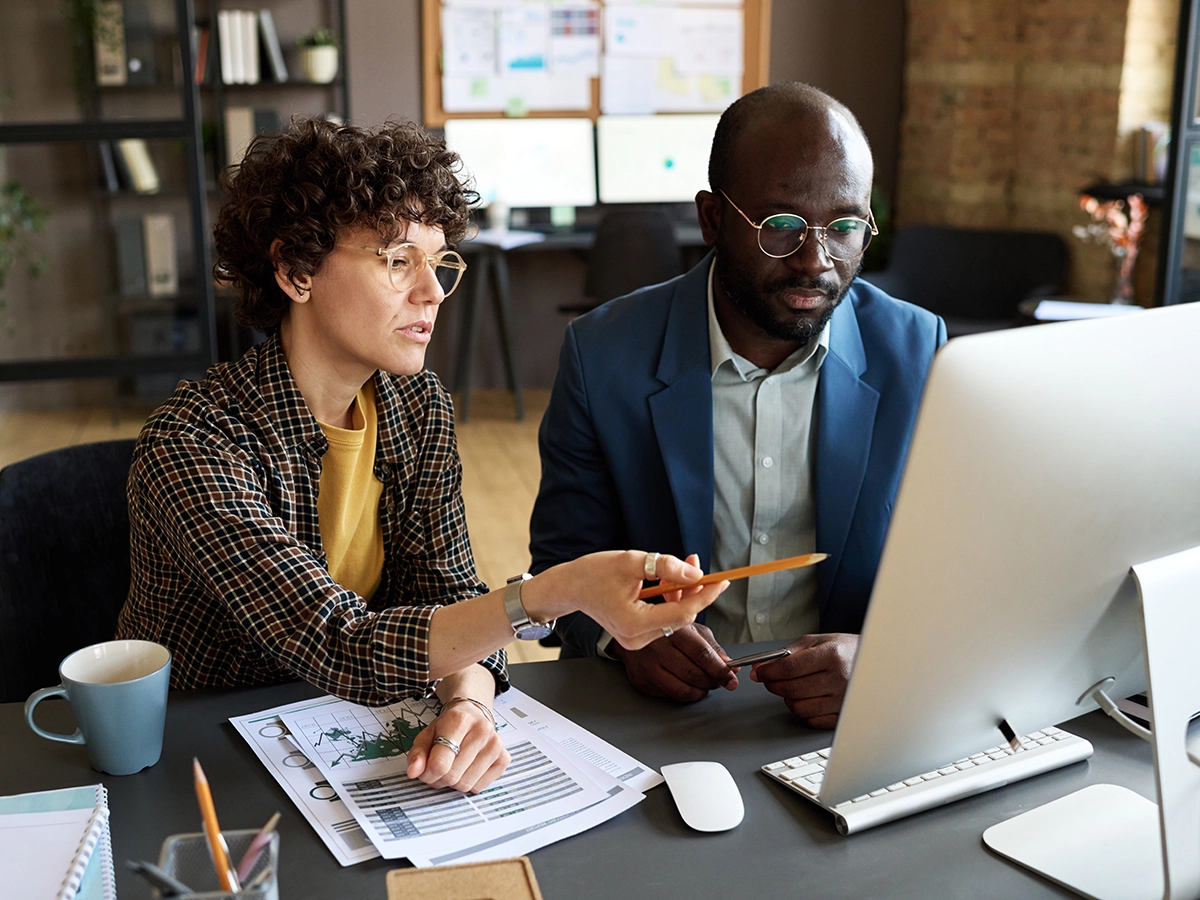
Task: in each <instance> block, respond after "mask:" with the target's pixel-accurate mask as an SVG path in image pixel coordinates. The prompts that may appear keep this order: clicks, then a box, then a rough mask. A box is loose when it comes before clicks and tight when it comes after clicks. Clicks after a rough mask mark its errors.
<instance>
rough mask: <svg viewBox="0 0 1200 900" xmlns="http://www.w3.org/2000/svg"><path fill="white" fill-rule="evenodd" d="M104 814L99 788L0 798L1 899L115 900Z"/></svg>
mask: <svg viewBox="0 0 1200 900" xmlns="http://www.w3.org/2000/svg"><path fill="white" fill-rule="evenodd" d="M108 816H109V812H108V791H107V789H106V788H105V787H104V785H102V784H89V785H84V786H82V787H71V788H61V789H59V790H54V791H38V792H36V793H31V794H13V795H11V796H6V797H0V841H2V842H3V847H4V852H3V853H0V883H2V884H3V885H4V891H5V894H4V896H6V897H56V898H59V900H115V898H116V896H117V890H116V881H115V879H114V877H113V860H112V833H111V830H110V828H109V824H108Z"/></svg>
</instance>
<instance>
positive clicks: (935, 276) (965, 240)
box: [862, 225, 1069, 337]
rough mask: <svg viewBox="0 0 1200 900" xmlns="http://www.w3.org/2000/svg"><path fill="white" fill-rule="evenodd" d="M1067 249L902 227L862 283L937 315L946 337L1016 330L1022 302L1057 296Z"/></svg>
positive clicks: (1022, 237) (1039, 239) (1038, 235)
mask: <svg viewBox="0 0 1200 900" xmlns="http://www.w3.org/2000/svg"><path fill="white" fill-rule="evenodd" d="M1068 264H1069V257H1068V252H1067V245H1066V243H1065V242H1064V241H1063V239H1062V238H1061V237H1059V236H1058V235H1057V234H1051V233H1049V232H1042V231H977V230H973V229H967V228H952V227H943V226H935V225H910V226H908V227H905V228H901V229H900V230H899V231H897V232H896V236H895V238H894V240H893V242H892V250H891V256H890V259H889V261H888V265H887V268H886V269H884V270H883V271H881V272H864V273H863V275H862V277H863V278H864V279H865V280H867V281H869V282H870V283H871V284H873V285H875V286H876V287H878V288H880V289H881V290H884V291H887V292H888V293H889V294H891V295H892V296H893V297H899V298H900V299H901V300H907V301H909V302H910V303H915V304H917V305H918V306H923V307H925V308H926V309H928V310H930V311H931V312H935V313H937V314H938V315H939V316H941V317H942V318H943V319H945V320H946V330H947V332H948V333H949V335H950V337H957V336H959V335H963V334H973V333H976V332H980V331H994V330H996V329H999V328H1011V327H1012V326H1014V325H1017V324H1020V314H1019V312H1018V306H1019V304H1020V302H1021V301H1022V300H1025V299H1026V298H1030V297H1049V296H1053V295H1055V294H1061V293H1063V289H1064V287H1065V281H1066V274H1067V269H1068Z"/></svg>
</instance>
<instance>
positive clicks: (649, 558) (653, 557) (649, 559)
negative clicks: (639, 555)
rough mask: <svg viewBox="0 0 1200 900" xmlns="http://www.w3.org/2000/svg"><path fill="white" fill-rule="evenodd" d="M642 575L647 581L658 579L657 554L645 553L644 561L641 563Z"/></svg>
mask: <svg viewBox="0 0 1200 900" xmlns="http://www.w3.org/2000/svg"><path fill="white" fill-rule="evenodd" d="M642 574H643V575H645V576H646V579H647V580H648V581H653V580H654V579H656V578H658V554H657V553H647V554H646V560H645V562H643V563H642Z"/></svg>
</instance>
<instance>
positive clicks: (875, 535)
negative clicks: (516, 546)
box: [530, 83, 946, 727]
mask: <svg viewBox="0 0 1200 900" xmlns="http://www.w3.org/2000/svg"><path fill="white" fill-rule="evenodd" d="M872 176H873V162H872V159H871V154H870V149H869V147H868V145H867V141H866V138H865V136H864V135H863V132H862V129H861V127H860V126H859V125H858V122H857V121H856V120H855V118H854V116H853V115H852V114H851V113H850V111H849V110H847V109H846V108H845V107H844V106H842V105H841V104H839V103H838V102H837V101H835V100H833V99H832V98H830V97H828V96H827V95H825V94H823V93H822V92H820V91H817V90H816V89H814V88H811V87H809V86H807V85H802V84H798V83H785V84H778V85H772V86H771V87H767V88H762V89H760V90H758V91H755V92H753V93H751V94H748V95H746V96H745V97H743V98H741V99H740V100H738V101H737V102H736V103H734V104H733V105H732V106H730V107H729V109H728V110H726V112H725V114H724V115H723V116H722V118H721V122H720V124H719V125H718V127H717V131H716V135H715V136H714V139H713V148H712V154H711V159H710V163H709V182H710V185H711V187H712V190H711V191H701V192H700V193H699V194H698V195H697V197H696V205H697V210H698V213H699V221H700V226H701V229H702V231H703V234H704V239H705V242H706V243H707V244H709V245H710V246H711V247H712V248H713V250H712V252H711V253H710V254H709V255H708V256H707V257H706V258H705V259H704V260H703V261H702V262H701V263H700V265H698V266H697V267H696V268H694V269H693V270H692V271H690V272H688V273H686V274H684V275H682V276H680V277H679V278H676V279H674V280H672V281H669V282H666V283H665V284H661V285H657V286H655V287H650V288H644V289H642V290H640V291H637V292H635V293H633V294H630V295H628V296H626V297H622V298H619V299H617V300H614V301H612V302H611V303H608V304H605V305H604V306H602V307H600V308H598V309H596V310H594V311H593V312H591V313H589V314H588V315H585V316H583V317H581V318H579V319H576V320H575V321H574V322H572V323H571V325H570V326H569V327H568V329H567V333H566V337H565V339H564V342H563V348H562V353H561V358H560V363H559V369H558V375H557V378H556V381H555V385H554V391H553V394H552V396H551V400H550V405H549V408H548V410H547V412H546V415H545V418H544V419H543V421H542V425H541V431H540V435H539V444H540V449H541V459H542V481H541V487H540V491H539V494H538V498H537V502H536V504H535V507H534V511H533V518H532V522H531V526H530V531H531V552H532V556H533V567H532V570H533V571H534V572H538V571H541V570H542V569H545V568H547V567H548V566H550V565H553V564H555V563H558V562H561V561H563V560H568V559H573V558H575V557H577V556H580V555H582V554H584V553H587V552H590V551H593V550H599V549H606V548H612V547H643V548H647V549H652V550H656V551H662V552H669V553H673V554H677V555H679V556H686V555H688V554H695V555H696V556H697V557H698V561H699V565H700V566H701V567H703V568H704V569H706V570H710V569H720V568H729V567H732V566H736V565H747V564H751V563H757V562H762V561H767V560H771V559H777V558H783V557H785V556H790V555H794V554H796V553H804V552H812V551H819V552H823V553H827V554H829V558H828V559H827V560H826V561H825V562H823V563H820V564H819V565H817V566H816V567H815V568H813V569H809V570H796V571H795V572H793V573H791V574H787V575H783V576H758V577H756V578H751V579H748V580H745V581H741V582H734V583H733V584H732V585H731V587H730V589H729V590H727V591H726V593H725V594H724V595H723V596H722V597H721V598H719V599H718V600H717V603H716V604H714V605H713V607H711V608H710V610H709V611H708V614H707V620H706V621H707V624H708V626H711V630H710V628H709V627H706V626H705V625H696V626H692V627H690V628H683V629H677V630H671V629H664V636H663V637H662V638H661V639H659V640H657V641H654V642H653V643H652V644H650V645H649V646H648V647H646V648H645V649H643V650H641V651H637V652H633V651H629V650H626V649H625V648H623V647H621V646H620V645H619V644H617V643H615V642H613V641H611V640H610V638H609V637H608V635H606V634H605V633H603V631H602V630H601V628H600V626H598V625H597V624H596V623H595V622H593V621H592V620H590V619H588V618H587V617H586V616H583V615H573V616H570V617H568V618H567V619H565V620H563V621H560V623H559V626H558V632H559V634H560V636H561V637H562V639H563V642H564V655H580V654H584V655H598V654H599V655H604V656H610V657H613V658H616V659H619V660H620V661H621V662H622V663H624V665H625V667H626V669H627V671H628V673H629V677H630V680H631V681H632V683H633V684H634V685H635V686H637V687H638V688H639V689H641V690H643V691H645V692H647V693H650V694H655V695H661V696H666V697H671V698H674V699H677V700H696V699H699V698H700V697H703V696H704V695H705V694H706V693H707V692H708V691H709V690H711V689H713V688H716V687H725V688H727V689H733V688H734V687H736V686H737V675H736V674H735V672H733V671H732V670H730V668H729V667H728V666H727V665H726V661H727V660H728V658H729V657H728V656H727V654H725V652H724V650H723V649H722V647H721V645H722V643H734V642H741V641H750V640H768V639H779V638H786V639H789V640H791V644H790V647H791V649H792V653H791V655H790V656H788V657H786V658H784V659H780V660H776V661H773V662H768V663H763V664H760V665H757V666H755V667H754V670H753V671H752V673H751V677H752V678H753V679H754V680H757V681H761V682H763V683H764V684H765V685H766V686H767V688H768V689H769V690H771V691H773V692H774V693H776V694H778V695H780V696H781V697H783V699H784V701H785V702H786V703H787V705H788V707H789V709H791V710H792V712H794V713H795V714H796V715H797V716H799V717H800V718H802V719H803V720H805V721H806V722H807V723H808V724H810V725H812V726H814V727H832V726H833V725H834V723H835V722H836V720H837V714H838V712H839V710H840V708H841V702H842V698H843V696H844V693H845V687H846V683H847V680H848V678H849V674H850V669H851V666H852V664H853V658H854V654H855V652H856V650H857V646H858V632H859V631H860V630H861V627H862V622H863V616H864V614H865V612H866V607H867V602H868V599H869V598H870V594H871V588H872V585H873V583H874V580H875V573H876V570H877V568H878V565H879V557H880V553H881V551H882V548H883V541H884V535H885V533H886V531H887V526H888V520H889V516H890V514H891V508H892V503H893V501H894V499H895V496H896V490H897V488H898V486H899V482H900V475H901V470H902V467H903V462H904V457H905V453H906V451H907V448H908V443H909V438H910V436H911V433H912V428H913V425H914V422H915V418H916V413H917V407H918V404H919V401H920V397H921V391H922V389H923V386H924V383H925V377H926V374H927V371H928V368H929V365H930V363H931V361H932V358H933V354H934V351H935V350H936V349H937V348H938V347H939V346H940V345H941V344H943V343H944V342H945V340H946V332H945V325H944V323H943V322H942V321H941V319H939V318H938V317H936V316H934V315H932V314H931V313H929V312H927V311H925V310H922V309H919V308H917V307H915V306H912V305H909V304H907V303H904V302H902V301H899V300H896V299H894V298H892V297H889V296H888V295H886V294H884V293H883V292H881V291H879V290H878V289H876V288H874V287H873V286H871V285H870V284H867V283H866V282H864V281H861V280H856V278H857V275H858V272H859V269H860V268H861V262H862V252H863V250H865V248H866V245H867V243H868V242H869V241H870V238H871V235H872V234H873V233H874V230H875V229H874V221H873V218H872V216H871V211H870V195H871V182H872ZM648 574H649V573H648Z"/></svg>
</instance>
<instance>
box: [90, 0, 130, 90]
mask: <svg viewBox="0 0 1200 900" xmlns="http://www.w3.org/2000/svg"><path fill="white" fill-rule="evenodd" d="M95 15H96V18H95V26H94V31H93V34H94V39H93V46H94V53H95V57H96V84H98V85H103V86H105V87H108V86H111V85H120V84H124V83H125V81H126V78H127V73H126V69H125V10H124V8H123V7H122V6H121V0H100V2H98V3H97V4H96V13H95Z"/></svg>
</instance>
